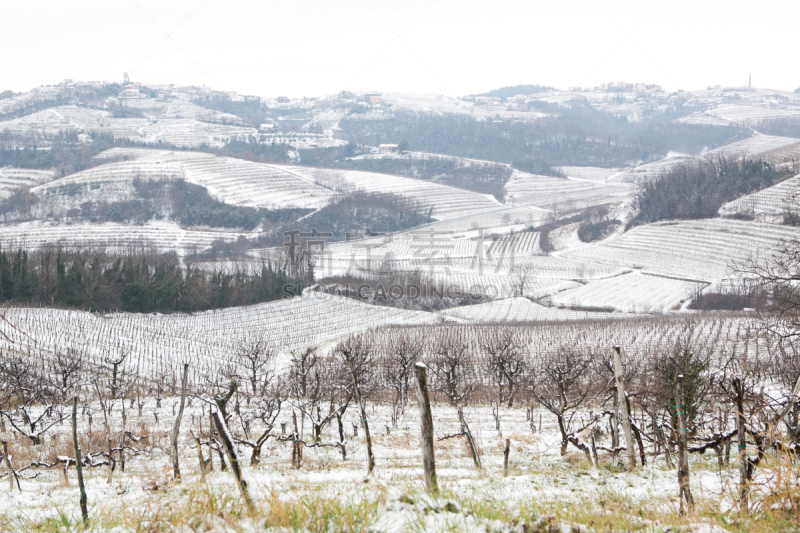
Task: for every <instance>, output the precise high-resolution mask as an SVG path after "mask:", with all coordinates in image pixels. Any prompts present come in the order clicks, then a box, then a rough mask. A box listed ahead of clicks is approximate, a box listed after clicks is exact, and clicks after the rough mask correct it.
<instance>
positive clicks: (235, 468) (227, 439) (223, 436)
mask: <svg viewBox="0 0 800 533" xmlns="http://www.w3.org/2000/svg"><path fill="white" fill-rule="evenodd" d="M212 416H213V417H214V425H215V426H216V427H217V433H219V440H220V441H222V446H223V447H224V448H225V454H226V455H227V456H228V462H229V463H230V464H231V471H232V472H233V477H234V478H235V479H236V483H238V484H239V490H240V491H241V492H242V497H243V498H244V501H245V503H246V504H247V507H253V501H252V500H251V499H250V493H249V492H248V490H247V481H246V480H245V479H244V475H243V474H242V468H241V466H240V465H239V455H238V454H237V453H236V447H235V446H234V444H233V437H231V434H230V432H229V431H228V426H227V424H225V420H224V419H223V418H222V416H221V415H220V414H219V411H214V412H213V414H212Z"/></svg>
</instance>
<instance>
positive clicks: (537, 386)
mask: <svg viewBox="0 0 800 533" xmlns="http://www.w3.org/2000/svg"><path fill="white" fill-rule="evenodd" d="M530 367H531V374H530V382H529V383H530V385H529V386H530V392H531V394H533V396H534V398H536V401H538V402H539V403H540V404H541V405H542V407H544V408H545V409H547V410H548V411H550V412H551V413H552V414H553V415H555V417H556V421H557V423H558V430H559V432H560V433H561V455H566V453H567V447H568V446H569V443H570V437H573V436H574V435H575V433H578V432H579V431H582V430H584V429H586V427H589V425H591V424H592V423H594V421H591V422H590V423H589V424H584V425H583V426H582V427H579V428H576V427H574V426H573V421H574V419H575V415H576V414H577V411H578V409H580V407H581V406H582V405H584V403H585V402H586V400H587V399H588V398H589V397H590V396H591V394H592V393H593V392H594V390H593V389H594V380H593V377H594V376H593V375H592V360H591V358H590V357H587V356H586V355H584V354H582V353H580V352H578V351H577V350H574V349H573V348H571V347H566V346H561V347H559V348H558V349H557V350H555V351H554V352H550V353H549V354H545V355H543V356H542V357H540V358H537V359H535V360H534V361H532V363H531V365H530ZM584 451H585V450H584Z"/></svg>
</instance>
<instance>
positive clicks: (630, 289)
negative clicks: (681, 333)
mask: <svg viewBox="0 0 800 533" xmlns="http://www.w3.org/2000/svg"><path fill="white" fill-rule="evenodd" d="M705 286H706V284H704V283H696V282H691V281H684V280H677V279H671V278H665V277H661V276H651V275H647V274H640V273H638V272H636V273H630V274H623V275H621V276H615V277H611V278H606V279H600V280H595V281H590V282H589V283H587V284H586V285H582V286H580V287H577V288H575V289H572V290H568V291H564V292H561V293H559V294H557V295H556V296H554V297H553V298H552V299H551V302H552V303H553V304H554V305H556V306H562V307H596V308H606V309H608V308H610V309H614V310H616V311H625V312H629V313H652V312H661V311H666V310H668V309H671V308H673V307H675V306H679V305H680V304H682V303H683V302H685V301H686V300H690V299H691V298H692V297H694V296H695V295H696V294H697V293H698V292H699V291H701V290H702V289H703V288H704V287H705Z"/></svg>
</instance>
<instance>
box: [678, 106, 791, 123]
mask: <svg viewBox="0 0 800 533" xmlns="http://www.w3.org/2000/svg"><path fill="white" fill-rule="evenodd" d="M798 117H800V109H798V108H797V107H788V106H772V105H721V106H718V107H714V108H712V109H709V110H708V111H703V112H698V113H694V114H692V115H689V116H688V117H683V118H681V119H678V122H684V123H687V124H703V125H710V126H727V125H730V124H742V125H745V126H755V125H756V124H757V123H758V122H760V121H762V120H773V119H781V118H798Z"/></svg>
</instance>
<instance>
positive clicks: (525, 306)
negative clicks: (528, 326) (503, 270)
mask: <svg viewBox="0 0 800 533" xmlns="http://www.w3.org/2000/svg"><path fill="white" fill-rule="evenodd" d="M573 290H574V289H573ZM571 292H572V291H566V294H569V293H571ZM439 314H440V315H444V316H448V317H455V318H460V319H462V320H466V321H469V322H477V323H481V322H483V323H495V322H550V321H556V322H557V321H562V320H597V319H604V318H620V317H622V316H624V315H620V314H619V313H593V312H586V311H570V310H566V309H557V308H552V307H545V306H543V305H541V304H537V303H534V302H532V301H530V300H529V299H528V298H522V297H516V298H506V299H503V300H494V301H492V302H487V303H484V304H476V305H466V306H462V307H454V308H452V309H447V310H445V311H440V312H439Z"/></svg>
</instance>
